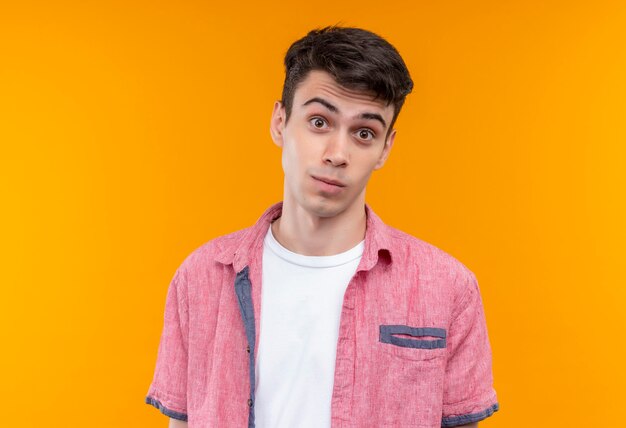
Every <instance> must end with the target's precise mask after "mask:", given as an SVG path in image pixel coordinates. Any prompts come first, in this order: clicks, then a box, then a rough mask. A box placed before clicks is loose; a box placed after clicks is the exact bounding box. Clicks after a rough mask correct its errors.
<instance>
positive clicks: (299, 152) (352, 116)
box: [270, 71, 395, 217]
mask: <svg viewBox="0 0 626 428" xmlns="http://www.w3.org/2000/svg"><path fill="white" fill-rule="evenodd" d="M393 109H394V107H393V105H386V103H385V102H384V101H381V100H373V96H372V95H371V94H367V93H363V92H357V91H352V90H349V89H346V88H344V87H342V86H339V85H338V84H337V83H336V82H335V80H334V78H333V77H332V76H331V75H330V74H328V73H326V72H324V71H311V72H310V73H309V74H308V76H307V77H306V79H305V80H303V81H302V82H301V83H300V84H299V85H298V87H297V88H296V91H295V94H294V99H293V104H292V110H291V115H290V117H289V120H288V121H286V120H285V109H284V107H283V105H282V104H281V103H280V102H276V104H275V105H274V111H273V114H272V121H271V127H270V130H271V134H272V138H273V140H274V142H275V143H276V144H277V145H278V146H280V147H282V166H283V171H284V173H285V189H284V192H285V194H284V199H285V201H290V202H292V203H295V205H297V206H298V207H300V208H302V209H304V210H306V211H307V212H308V213H309V214H312V215H316V216H319V217H334V216H336V215H338V214H340V213H342V212H344V211H346V210H347V209H349V208H353V209H356V208H358V207H360V206H363V204H364V203H365V186H366V185H367V182H368V180H369V178H370V175H371V173H372V171H373V170H375V169H379V168H381V167H382V166H383V164H384V163H385V160H386V159H387V156H388V155H389V151H390V149H391V146H392V145H393V140H394V138H395V130H394V131H392V132H390V133H388V130H389V125H390V123H391V120H392V118H393V113H394V110H393ZM387 134H389V136H388V137H387ZM329 182H334V184H332V183H329ZM296 209H298V208H296Z"/></svg>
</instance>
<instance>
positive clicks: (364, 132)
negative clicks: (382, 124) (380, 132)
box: [357, 129, 374, 140]
mask: <svg viewBox="0 0 626 428" xmlns="http://www.w3.org/2000/svg"><path fill="white" fill-rule="evenodd" d="M357 135H358V136H359V138H360V139H361V140H372V139H373V138H374V133H373V132H372V131H370V130H369V129H359V130H358V131H357Z"/></svg>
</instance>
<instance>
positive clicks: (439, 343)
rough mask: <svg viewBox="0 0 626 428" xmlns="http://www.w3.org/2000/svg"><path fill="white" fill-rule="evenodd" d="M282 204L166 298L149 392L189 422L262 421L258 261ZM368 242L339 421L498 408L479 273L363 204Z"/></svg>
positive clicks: (353, 296) (342, 375) (369, 422)
mask: <svg viewBox="0 0 626 428" xmlns="http://www.w3.org/2000/svg"><path fill="white" fill-rule="evenodd" d="M281 210H282V203H280V202H279V203H277V204H275V205H273V206H272V207H270V208H269V209H267V211H265V213H264V214H263V215H262V216H261V218H260V219H259V220H258V221H257V223H256V224H255V225H254V226H252V227H249V228H246V229H243V230H240V231H237V232H234V233H231V234H228V235H225V236H222V237H219V238H216V239H213V240H211V241H209V242H207V243H206V244H204V245H202V246H201V247H199V248H198V249H196V250H195V251H193V252H192V253H191V254H190V255H189V256H188V257H187V258H186V259H185V260H184V261H183V263H182V264H181V266H180V267H179V268H178V270H177V271H176V273H175V275H174V277H173V279H172V281H171V283H170V286H169V289H168V293H167V298H166V303H165V317H164V325H163V332H162V335H161V341H160V344H159V350H158V356H157V362H156V369H155V373H154V378H153V380H152V384H151V385H150V388H149V390H148V394H147V396H146V399H145V401H146V403H148V404H152V405H154V406H155V407H157V408H158V409H160V410H161V411H162V412H163V413H164V414H166V415H168V416H170V417H172V418H176V419H180V420H187V421H188V423H189V426H190V427H191V428H201V427H202V428H204V427H207V428H208V427H244V426H248V427H254V379H255V375H254V365H255V364H254V362H255V356H256V351H257V348H258V346H257V345H258V342H259V340H258V339H259V316H258V314H260V308H261V304H262V302H261V266H262V264H261V257H262V254H263V239H264V237H265V234H266V233H267V229H268V227H269V225H270V223H271V222H272V221H273V220H275V219H276V218H278V217H280V214H281ZM365 211H366V214H367V226H366V233H365V248H364V251H363V256H362V258H361V261H360V264H359V266H358V268H357V271H356V273H355V275H354V276H353V277H352V279H351V280H350V283H349V284H348V287H347V289H346V292H345V295H344V300H343V307H342V312H341V323H340V326H339V340H338V342H337V355H336V364H335V374H334V385H333V395H332V401H331V426H332V427H333V428H339V427H359V428H361V427H382V426H389V427H408V426H414V427H422V428H425V427H428V428H434V427H440V426H444V427H448V426H457V425H463V424H467V423H470V422H475V421H479V420H482V419H484V418H486V417H488V416H491V415H492V414H493V413H494V412H495V411H497V410H498V402H497V398H496V393H495V390H494V389H493V378H492V369H491V349H490V345H489V338H488V336H487V328H486V323H485V316H484V313H483V306H482V302H481V297H480V292H479V289H478V284H477V282H476V278H475V276H474V274H473V273H472V272H471V271H470V270H468V269H467V268H466V267H465V266H464V265H462V264H461V263H460V262H459V261H457V260H456V259H454V258H453V257H452V256H450V255H448V254H446V253H445V252H443V251H441V250H439V249H437V248H436V247H434V246H432V245H430V244H428V243H426V242H424V241H421V240H419V239H417V238H414V237H412V236H410V235H408V234H406V233H404V232H401V231H399V230H397V229H394V228H392V227H390V226H387V225H385V224H384V223H383V222H382V221H381V219H380V218H379V217H378V216H377V215H376V214H375V213H374V212H373V211H372V210H371V208H370V207H369V206H368V205H366V206H365Z"/></svg>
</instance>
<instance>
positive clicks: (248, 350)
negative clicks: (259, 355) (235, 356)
mask: <svg viewBox="0 0 626 428" xmlns="http://www.w3.org/2000/svg"><path fill="white" fill-rule="evenodd" d="M246 352H247V353H248V354H249V353H250V345H248V346H246Z"/></svg>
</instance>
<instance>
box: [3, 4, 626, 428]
mask: <svg viewBox="0 0 626 428" xmlns="http://www.w3.org/2000/svg"><path fill="white" fill-rule="evenodd" d="M334 23H343V24H345V25H354V26H362V27H364V28H368V29H370V30H373V31H375V32H378V33H380V34H381V35H383V36H384V37H386V38H387V39H388V40H389V41H391V42H392V43H393V44H394V45H395V46H396V47H397V48H398V50H399V51H400V52H401V54H402V55H403V57H404V58H405V60H406V62H407V64H408V66H409V68H410V70H411V73H412V76H413V78H414V80H415V90H414V92H413V94H412V95H410V96H409V98H408V99H407V103H406V105H405V108H404V110H403V112H402V114H401V115H400V118H399V121H398V122H397V129H398V137H397V138H396V144H395V146H394V149H393V151H392V153H391V157H390V159H389V162H388V163H387V165H386V166H385V167H384V168H383V169H382V170H381V171H379V172H377V173H375V174H374V176H373V178H372V181H371V184H370V186H369V188H368V202H369V203H370V204H371V205H372V207H373V208H374V209H375V210H376V212H377V213H378V214H379V215H380V216H381V217H382V218H383V219H384V220H385V221H386V222H387V223H388V224H391V225H393V226H395V227H398V228H400V229H403V230H405V231H407V232H409V233H411V234H414V235H416V236H418V237H420V238H422V239H424V240H426V241H429V242H431V243H433V244H435V245H437V246H438V247H440V248H442V249H444V250H445V251H447V252H449V253H451V254H452V255H454V256H455V257H457V258H458V259H459V260H461V261H462V262H463V263H464V264H466V265H467V266H468V267H469V268H470V269H471V270H472V271H474V272H475V273H476V275H477V277H478V279H479V283H480V286H481V290H482V294H483V299H484V304H485V308H486V314H487V321H488V325H489V331H490V337H491V343H492V348H493V356H494V375H495V382H496V385H495V386H496V390H497V392H498V395H499V400H500V403H501V410H500V412H498V413H497V414H496V415H495V416H493V417H492V418H489V419H488V420H487V421H485V422H484V423H481V426H484V427H526V426H533V427H555V426H556V427H561V426H576V427H588V426H592V427H596V426H598V427H599V426H616V425H619V424H621V423H622V422H621V417H620V415H621V414H622V409H623V407H622V404H623V401H624V399H625V398H626V397H625V394H624V393H623V391H624V384H625V382H626V376H625V370H624V367H623V363H624V361H626V355H625V354H626V353H625V346H624V342H623V340H624V327H625V324H626V323H625V321H626V315H624V306H625V305H624V303H625V297H626V291H625V289H624V286H625V285H626V281H625V279H626V275H625V273H624V259H625V257H624V255H625V251H624V242H625V239H626V226H625V218H626V204H625V199H626V198H625V194H624V193H625V188H626V186H625V185H626V174H625V172H624V169H625V166H626V162H625V161H626V148H625V146H624V143H625V142H626V125H625V119H626V84H625V82H626V33H625V30H624V28H626V3H624V2H623V1H608V0H604V1H594V2H591V1H588V2H581V1H552V2H546V1H538V0H531V1H502V0H499V1H495V0H494V1H465V2H460V1H446V2H441V1H416V2H409V1H407V2H397V1H385V2H374V1H369V0H358V1H357V0H354V1H343V2H338V1H325V0H321V1H318V2H313V3H307V2H294V1H292V2H264V3H259V2H248V3H246V2H220V3H219V4H213V3H211V2H207V1H205V2H200V1H179V2H173V1H169V2H165V1H157V2H155V1H134V2H128V1H106V2H96V1H55V2H43V1H42V2H39V3H36V2H25V1H20V2H4V3H3V4H2V6H0V142H1V144H2V146H1V149H2V150H1V153H0V177H1V183H2V186H1V192H2V193H1V200H2V211H1V216H2V221H1V224H2V226H1V227H2V230H1V231H0V232H1V235H2V244H3V245H2V257H1V261H0V263H2V272H3V279H2V299H1V300H0V301H1V303H0V305H1V307H0V340H1V342H0V343H1V344H2V351H1V352H0V371H1V372H0V379H1V385H2V386H1V387H0V403H2V409H3V412H2V423H1V424H2V426H21V427H43V426H46V427H83V426H88V427H136V426H155V427H157V426H161V427H164V426H167V421H166V420H167V418H166V417H165V416H163V415H162V414H160V413H159V412H158V411H157V410H155V409H154V408H152V407H150V406H148V405H146V404H144V403H143V400H144V396H145V393H146V392H147V389H148V386H149V383H150V381H151V379H152V373H153V370H154V364H155V361H156V353H157V346H158V341H159V337H160V332H161V327H162V322H163V309H164V304H165V295H166V290H167V286H168V284H169V281H170V279H171V278H172V276H173V273H174V271H175V269H176V268H177V267H178V265H179V264H180V263H181V262H182V260H183V259H184V258H185V257H186V255H188V254H189V253H190V252H191V251H192V250H194V249H195V248H197V247H198V246H199V245H201V244H202V243H204V242H206V241H208V240H209V239H211V238H213V237H216V236H218V235H221V234H224V233H227V232H231V231H234V230H237V229H240V228H242V227H245V226H248V225H250V224H252V223H253V222H254V221H255V220H256V219H257V218H258V217H259V216H260V215H261V213H262V212H263V210H264V209H265V208H266V207H267V206H269V205H270V204H271V203H274V202H276V201H278V200H280V198H281V195H282V170H281V167H280V150H279V149H278V148H277V147H276V146H274V145H273V143H272V142H271V140H270V137H269V131H268V129H269V117H270V112H271V108H272V103H273V101H274V100H275V99H277V98H278V97H279V96H280V90H281V85H282V79H283V69H282V57H283V54H284V52H285V51H286V49H287V47H288V46H289V44H290V43H291V42H292V41H294V40H295V39H297V38H299V37H301V36H303V35H304V34H305V33H306V32H307V31H308V30H309V29H311V28H313V27H319V26H324V25H328V24H334Z"/></svg>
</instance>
